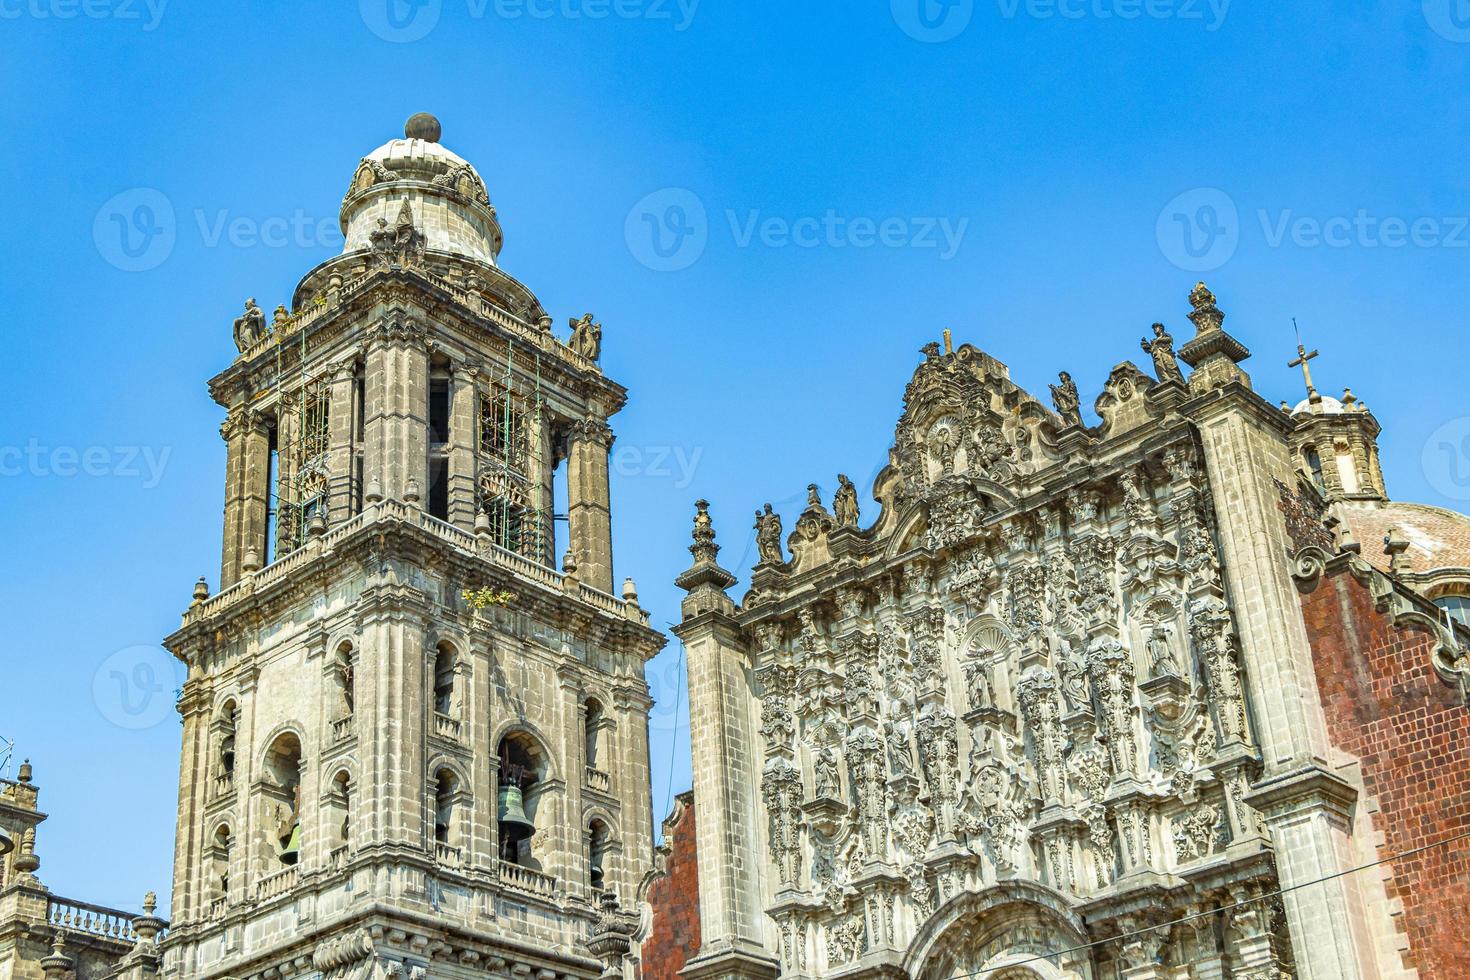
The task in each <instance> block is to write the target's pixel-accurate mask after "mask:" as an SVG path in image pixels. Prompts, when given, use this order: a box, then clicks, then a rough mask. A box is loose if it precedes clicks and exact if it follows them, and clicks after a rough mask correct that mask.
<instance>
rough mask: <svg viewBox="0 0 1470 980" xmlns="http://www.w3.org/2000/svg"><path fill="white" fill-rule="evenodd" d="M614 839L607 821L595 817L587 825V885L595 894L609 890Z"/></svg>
mask: <svg viewBox="0 0 1470 980" xmlns="http://www.w3.org/2000/svg"><path fill="white" fill-rule="evenodd" d="M612 839H613V835H612V828H611V827H609V826H608V825H607V823H606V822H605V821H603V820H601V819H599V818H596V817H594V818H593V819H592V822H591V823H589V824H588V825H587V885H588V887H590V888H591V889H592V890H593V891H595V892H602V891H606V890H607V881H608V872H609V870H610V869H609V868H608V856H609V854H610V853H611V851H612V847H611V845H612Z"/></svg>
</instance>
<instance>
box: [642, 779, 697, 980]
mask: <svg viewBox="0 0 1470 980" xmlns="http://www.w3.org/2000/svg"><path fill="white" fill-rule="evenodd" d="M694 819H695V818H694V794H693V793H685V794H682V795H681V796H680V797H679V804H678V806H677V807H676V808H675V810H674V813H673V815H672V816H671V817H670V818H669V821H668V822H666V823H665V824H664V845H665V846H666V847H667V848H668V856H667V858H666V859H665V863H664V871H665V872H666V873H665V875H664V876H663V877H662V878H659V879H657V880H656V881H654V883H653V884H652V885H650V886H649V889H648V902H649V904H650V905H651V906H652V907H653V925H652V927H651V928H650V929H649V933H648V938H647V939H646V940H644V942H643V951H642V967H641V969H642V975H643V980H675V978H676V977H678V975H679V971H680V970H682V969H684V964H685V963H686V962H688V961H689V960H691V959H693V958H694V956H695V954H697V953H698V952H699V862H698V859H697V857H696V854H695V845H694Z"/></svg>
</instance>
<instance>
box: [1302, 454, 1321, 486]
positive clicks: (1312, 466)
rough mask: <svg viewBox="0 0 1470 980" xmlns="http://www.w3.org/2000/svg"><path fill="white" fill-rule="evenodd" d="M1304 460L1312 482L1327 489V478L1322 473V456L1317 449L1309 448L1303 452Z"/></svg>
mask: <svg viewBox="0 0 1470 980" xmlns="http://www.w3.org/2000/svg"><path fill="white" fill-rule="evenodd" d="M1302 458H1303V459H1305V460H1306V463H1307V472H1308V473H1310V474H1311V475H1312V482H1313V483H1315V484H1317V486H1319V487H1321V488H1323V489H1326V487H1327V478H1326V476H1324V475H1323V473H1322V455H1321V454H1320V453H1318V452H1317V448H1316V447H1315V446H1308V447H1307V448H1306V449H1304V450H1302Z"/></svg>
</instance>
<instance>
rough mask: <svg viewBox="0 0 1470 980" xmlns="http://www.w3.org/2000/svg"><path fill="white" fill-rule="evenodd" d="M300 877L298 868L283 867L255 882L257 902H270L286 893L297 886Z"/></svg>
mask: <svg viewBox="0 0 1470 980" xmlns="http://www.w3.org/2000/svg"><path fill="white" fill-rule="evenodd" d="M299 879H300V873H299V872H298V870H297V869H296V868H294V867H293V868H283V869H282V870H280V871H277V872H275V873H274V874H269V875H266V876H265V877H264V878H261V879H259V880H258V881H256V883H255V900H256V901H257V902H268V901H270V900H271V899H273V898H276V897H277V896H280V895H284V894H286V893H287V892H289V891H291V890H292V889H294V888H295V887H296V882H297V881H298V880H299Z"/></svg>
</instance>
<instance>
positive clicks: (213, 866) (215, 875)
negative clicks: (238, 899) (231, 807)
mask: <svg viewBox="0 0 1470 980" xmlns="http://www.w3.org/2000/svg"><path fill="white" fill-rule="evenodd" d="M232 843H233V842H232V840H231V837H230V828H229V827H228V826H227V825H225V824H220V825H219V827H217V828H215V831H214V840H213V841H212V843H211V846H210V853H209V857H210V876H209V877H210V882H209V884H210V892H211V894H213V895H214V897H216V898H228V897H229V895H230V854H231V851H232V847H231V844H232Z"/></svg>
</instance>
